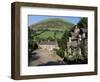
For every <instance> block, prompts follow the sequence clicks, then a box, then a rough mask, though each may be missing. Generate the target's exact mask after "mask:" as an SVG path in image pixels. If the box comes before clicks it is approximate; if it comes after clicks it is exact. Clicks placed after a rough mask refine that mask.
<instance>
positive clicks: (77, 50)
mask: <svg viewBox="0 0 100 82" xmlns="http://www.w3.org/2000/svg"><path fill="white" fill-rule="evenodd" d="M83 41H85V42H86V41H87V29H85V28H78V27H77V26H75V28H74V30H73V31H71V32H70V36H69V41H68V42H67V51H68V53H70V54H72V55H75V54H79V55H80V56H81V55H82V47H81V45H82V42H83Z"/></svg>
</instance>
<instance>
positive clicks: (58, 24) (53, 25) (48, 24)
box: [30, 18, 74, 31]
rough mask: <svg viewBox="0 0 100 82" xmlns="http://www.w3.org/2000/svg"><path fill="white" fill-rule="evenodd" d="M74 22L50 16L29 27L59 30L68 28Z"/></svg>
mask: <svg viewBox="0 0 100 82" xmlns="http://www.w3.org/2000/svg"><path fill="white" fill-rule="evenodd" d="M73 25H74V24H72V23H70V22H68V21H65V20H63V19H60V18H51V19H46V20H43V21H41V22H39V23H36V24H33V25H31V26H30V27H31V28H32V29H33V30H45V29H46V30H60V31H64V30H65V29H70V28H71V27H72V26H73Z"/></svg>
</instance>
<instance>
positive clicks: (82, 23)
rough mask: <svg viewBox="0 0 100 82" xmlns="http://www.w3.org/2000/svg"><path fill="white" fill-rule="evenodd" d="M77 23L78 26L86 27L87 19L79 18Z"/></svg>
mask: <svg viewBox="0 0 100 82" xmlns="http://www.w3.org/2000/svg"><path fill="white" fill-rule="evenodd" d="M77 25H78V27H79V28H87V27H88V19H87V18H81V20H80V22H79V23H78V24H77Z"/></svg>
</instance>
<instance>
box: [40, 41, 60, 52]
mask: <svg viewBox="0 0 100 82" xmlns="http://www.w3.org/2000/svg"><path fill="white" fill-rule="evenodd" d="M39 48H41V49H46V50H49V51H50V50H53V49H59V47H58V43H57V42H56V41H42V42H40V43H39Z"/></svg>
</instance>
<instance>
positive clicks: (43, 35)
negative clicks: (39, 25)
mask: <svg viewBox="0 0 100 82" xmlns="http://www.w3.org/2000/svg"><path fill="white" fill-rule="evenodd" d="M63 33H64V32H56V34H55V32H52V31H45V32H43V33H41V34H39V35H37V36H34V38H35V39H37V38H41V39H45V40H46V39H48V38H52V39H55V38H56V39H61V38H62V36H63Z"/></svg>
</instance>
